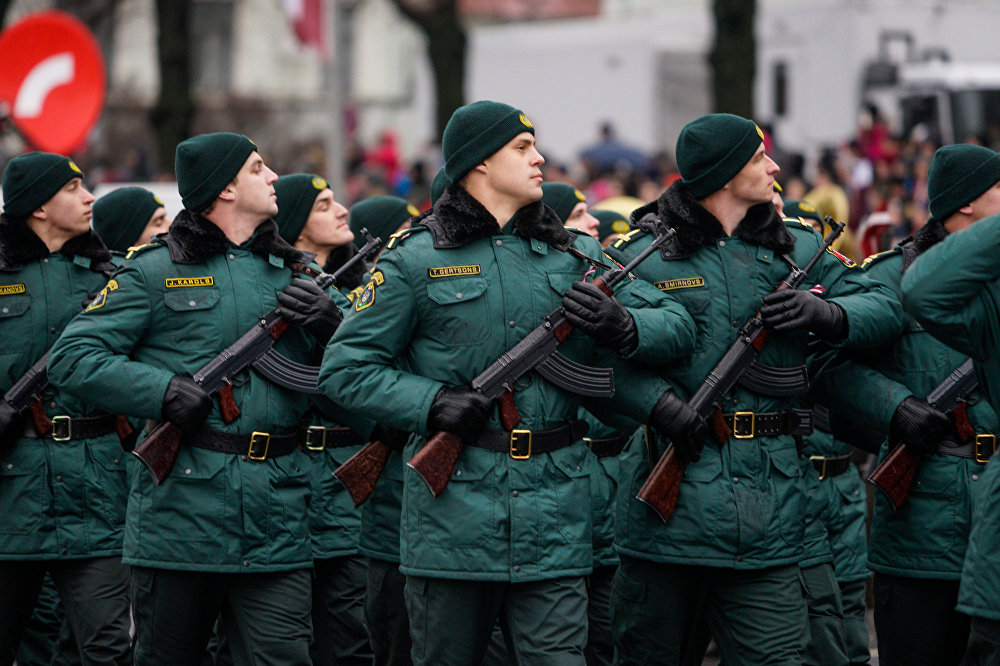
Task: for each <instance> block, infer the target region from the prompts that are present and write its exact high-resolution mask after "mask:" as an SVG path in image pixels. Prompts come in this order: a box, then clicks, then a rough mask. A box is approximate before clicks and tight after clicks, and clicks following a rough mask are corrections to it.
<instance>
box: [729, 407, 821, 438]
mask: <svg viewBox="0 0 1000 666" xmlns="http://www.w3.org/2000/svg"><path fill="white" fill-rule="evenodd" d="M722 418H723V420H724V421H725V422H726V425H727V426H729V428H730V429H731V430H732V431H733V437H735V438H736V439H753V438H754V437H773V436H775V435H809V434H812V431H813V424H812V411H811V410H808V409H789V410H788V411H784V412H760V413H754V412H735V413H733V414H723V415H722Z"/></svg>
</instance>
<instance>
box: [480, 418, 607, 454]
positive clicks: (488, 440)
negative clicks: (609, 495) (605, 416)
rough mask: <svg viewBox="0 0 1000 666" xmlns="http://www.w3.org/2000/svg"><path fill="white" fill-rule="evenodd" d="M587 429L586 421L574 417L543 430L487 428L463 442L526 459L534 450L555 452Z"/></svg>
mask: <svg viewBox="0 0 1000 666" xmlns="http://www.w3.org/2000/svg"><path fill="white" fill-rule="evenodd" d="M588 428H589V426H588V425H587V423H586V422H584V421H579V420H576V419H574V420H572V421H567V422H566V423H564V424H563V425H560V426H556V427H554V428H546V429H544V430H519V429H514V430H511V431H510V432H507V431H506V430H487V431H486V432H484V433H483V434H481V435H480V436H479V437H478V438H477V439H476V441H474V442H466V444H468V445H469V446H475V447H477V448H480V449H489V450H490V451H503V452H506V453H510V457H511V458H514V459H515V460H527V459H528V458H530V457H531V456H532V455H534V454H536V453H548V452H550V451H556V450H558V449H561V448H564V447H567V446H569V445H570V444H573V443H574V442H578V441H579V440H580V439H581V438H582V437H583V436H584V435H586V434H587V429H588Z"/></svg>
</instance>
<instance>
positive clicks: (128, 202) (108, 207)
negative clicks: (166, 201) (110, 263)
mask: <svg viewBox="0 0 1000 666" xmlns="http://www.w3.org/2000/svg"><path fill="white" fill-rule="evenodd" d="M169 224H170V220H168V219H167V210H166V209H165V208H164V207H163V202H162V201H160V199H159V197H157V196H156V195H155V194H153V193H152V192H150V191H149V190H147V189H146V188H144V187H121V188H118V189H117V190H112V191H110V192H108V193H107V194H105V195H104V196H103V197H101V198H100V199H98V200H97V201H95V202H94V231H96V232H97V235H98V236H100V237H101V240H103V241H104V244H105V245H107V246H108V249H109V250H111V253H112V255H115V256H125V254H126V253H127V252H128V250H129V248H131V247H133V246H139V245H145V244H146V243H148V242H149V241H150V240H152V238H153V236H155V235H156V234H159V233H163V232H164V231H166V230H167V227H168V226H169Z"/></svg>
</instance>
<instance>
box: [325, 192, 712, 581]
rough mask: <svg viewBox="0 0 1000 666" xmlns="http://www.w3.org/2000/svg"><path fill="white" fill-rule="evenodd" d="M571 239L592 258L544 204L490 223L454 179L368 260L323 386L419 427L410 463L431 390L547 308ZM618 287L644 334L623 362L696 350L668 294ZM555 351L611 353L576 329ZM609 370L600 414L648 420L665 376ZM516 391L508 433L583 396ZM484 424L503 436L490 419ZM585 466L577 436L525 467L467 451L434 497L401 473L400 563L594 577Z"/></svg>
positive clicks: (575, 273) (575, 274) (523, 383)
mask: <svg viewBox="0 0 1000 666" xmlns="http://www.w3.org/2000/svg"><path fill="white" fill-rule="evenodd" d="M569 247H572V248H574V249H575V250H576V251H578V252H582V253H584V254H585V255H587V256H589V257H591V258H593V259H603V256H602V254H601V250H600V247H599V246H598V245H597V243H596V242H594V241H593V240H592V239H591V238H589V237H586V236H581V235H577V234H574V233H571V232H570V231H567V230H566V229H564V228H563V227H562V225H561V223H560V222H559V220H558V218H557V217H556V216H555V214H554V213H553V212H552V211H551V210H550V209H548V208H546V207H545V206H543V205H542V204H541V202H538V203H536V204H531V205H529V206H526V207H525V208H523V209H521V210H520V211H519V212H518V214H517V215H516V217H515V219H514V220H512V221H511V222H510V223H509V224H507V225H506V227H505V228H504V229H503V230H501V229H500V228H499V226H498V225H497V223H496V220H495V219H494V218H493V216H492V215H491V214H490V213H489V212H488V211H487V210H486V209H485V208H483V207H482V205H481V204H479V202H478V201H476V200H475V199H473V198H472V197H471V196H470V195H468V193H466V192H465V190H464V189H463V188H461V187H460V186H458V185H454V186H451V187H449V188H448V189H447V190H446V192H445V193H444V194H443V195H442V197H441V198H440V199H439V200H438V201H437V203H436V204H435V207H434V210H433V214H432V215H430V216H426V217H424V218H422V219H421V220H420V221H419V224H418V225H416V226H415V227H414V228H413V229H412V230H411V231H410V232H409V234H408V235H406V236H405V238H401V239H397V241H396V242H395V243H392V244H390V246H389V247H387V249H386V250H385V251H384V252H383V253H382V255H381V256H380V257H379V261H378V267H377V269H376V271H375V272H374V273H373V276H372V280H370V281H369V283H368V285H367V286H366V287H365V289H364V291H363V293H362V294H361V295H360V296H358V297H357V298H356V299H355V303H354V309H355V313H354V314H353V315H352V316H351V317H350V318H348V319H347V320H345V322H344V323H343V324H342V325H341V327H340V328H339V329H338V331H337V333H336V335H335V336H334V338H333V340H332V341H331V342H330V344H329V346H328V347H327V350H326V353H325V355H324V358H323V365H322V369H321V372H320V387H321V388H322V389H323V390H324V391H325V392H326V393H327V394H328V395H329V396H330V397H331V398H333V399H334V400H335V401H336V402H338V403H341V404H343V405H344V406H345V407H348V408H351V409H355V410H361V411H365V412H366V413H370V414H371V416H372V417H373V418H375V419H377V420H378V421H379V422H381V423H384V424H386V425H390V426H393V427H396V428H399V429H401V430H404V431H406V432H412V433H416V434H417V435H419V436H418V437H412V438H411V439H410V442H409V444H408V445H407V447H406V449H405V451H404V454H403V459H404V460H408V459H409V458H410V457H412V456H413V454H414V453H415V452H416V451H417V450H418V449H419V448H420V447H421V446H422V445H423V443H424V441H425V437H426V436H427V435H428V434H429V433H428V425H427V419H428V414H429V411H430V406H431V403H432V402H433V400H434V397H435V396H436V395H437V393H438V391H439V390H440V389H441V388H443V387H444V386H467V385H468V384H469V382H470V381H471V380H472V379H473V378H474V377H475V376H476V375H477V374H479V373H480V372H482V370H484V369H485V368H486V367H487V366H488V365H490V364H491V363H493V361H495V360H496V359H497V358H498V357H499V356H500V355H501V354H503V353H505V352H506V351H507V350H509V349H510V348H511V347H513V346H514V344H516V343H517V342H519V341H520V340H521V339H522V338H523V337H524V336H525V335H526V334H527V333H528V332H529V331H531V330H532V329H534V328H535V327H536V326H538V325H539V324H540V323H541V322H542V321H543V318H544V316H545V315H547V314H549V313H550V312H552V311H553V310H554V309H555V308H556V307H558V306H559V305H560V302H561V296H562V294H564V293H565V292H566V291H567V290H568V289H569V288H570V286H571V285H572V283H573V282H574V281H576V280H579V279H581V277H582V276H583V275H584V273H585V272H586V271H587V270H588V269H589V268H590V265H589V263H588V262H587V261H584V260H583V259H581V258H580V257H579V256H577V254H574V253H572V252H569V251H567V248H569ZM617 295H618V297H619V298H620V299H621V301H622V303H623V304H625V305H626V306H627V307H629V308H630V312H631V313H632V315H633V318H634V319H635V321H636V325H637V329H638V332H639V346H638V348H637V349H636V350H635V351H634V353H633V354H632V355H631V357H632V358H648V357H656V358H669V357H673V356H679V355H681V354H684V353H686V352H687V351H689V350H690V349H691V347H692V344H693V339H694V338H693V334H694V329H693V326H692V322H691V319H690V317H689V316H688V315H687V314H686V313H685V312H684V310H683V308H681V307H680V306H679V305H677V303H676V302H675V301H673V300H672V299H669V298H664V297H661V295H660V294H659V293H658V292H657V291H656V290H655V289H652V288H651V287H650V286H649V285H647V284H645V283H642V282H639V281H634V280H626V281H625V282H624V283H623V284H621V285H620V286H619V288H618V292H617ZM560 350H561V351H562V353H563V354H565V355H566V356H568V357H569V358H572V359H574V360H576V361H578V362H583V363H586V364H589V365H594V364H597V363H598V362H600V361H602V360H607V357H609V356H611V354H610V352H608V350H606V349H603V348H598V347H597V345H596V344H595V343H594V342H593V340H592V339H590V338H589V337H587V336H585V335H583V334H582V333H580V332H579V331H576V332H574V333H573V334H571V336H570V337H569V338H568V339H567V340H566V341H565V342H564V343H563V344H562V345H561V346H560ZM402 367H405V368H407V369H408V371H404V370H402V369H400V368H402ZM615 372H616V385H617V387H618V393H617V395H616V397H615V398H614V399H613V400H610V401H608V404H609V405H610V408H611V409H615V410H619V411H622V412H623V413H625V414H627V415H630V416H631V417H632V418H635V419H636V420H645V419H646V418H647V417H648V415H649V413H650V411H651V410H652V408H653V406H654V405H655V404H656V401H657V400H658V399H659V396H660V395H661V394H662V393H663V391H664V390H666V389H667V388H668V386H667V384H666V382H664V381H663V380H661V379H659V378H657V377H654V376H652V375H646V374H643V373H641V372H640V371H637V370H634V369H632V368H630V367H628V366H627V365H626V364H625V363H623V362H622V363H616V364H615ZM514 388H515V394H514V396H515V403H516V406H517V408H518V410H519V411H520V415H521V423H520V424H519V425H518V428H522V429H531V430H538V429H544V428H551V427H555V426H558V425H560V424H563V423H565V422H567V421H569V420H572V419H574V418H575V417H576V414H577V407H578V406H579V405H580V402H581V400H580V398H579V397H578V396H575V395H572V394H570V393H568V392H566V391H564V390H562V389H560V388H557V387H556V386H555V385H553V384H550V383H549V382H547V381H546V380H544V379H542V378H541V377H540V376H538V375H536V374H535V373H534V372H530V373H529V374H528V375H526V376H524V377H523V378H522V379H521V380H520V381H518V382H517V384H516V386H515V387H514ZM598 406H600V405H598ZM489 427H490V428H493V429H500V424H499V420H498V416H497V414H496V413H494V415H493V417H492V418H491V422H490V425H489ZM594 464H596V462H595V460H594V458H593V456H592V455H590V453H589V452H588V451H587V448H586V446H585V445H584V443H583V442H582V441H580V442H577V443H576V444H573V445H570V446H567V447H565V448H561V449H558V450H556V451H552V452H550V453H542V454H537V455H532V456H531V457H530V458H529V459H527V460H515V459H513V458H511V457H510V455H508V454H505V453H501V452H495V451H490V450H487V449H482V448H476V447H472V446H465V447H464V448H463V450H462V452H461V454H460V456H459V459H458V464H457V465H456V467H455V470H454V473H453V474H452V478H451V481H450V483H449V485H448V487H447V489H446V490H445V492H444V493H443V494H442V495H441V496H440V497H437V498H434V497H433V496H432V495H431V494H430V493H429V492H428V490H427V487H426V485H425V484H424V482H423V481H422V480H421V479H420V477H419V476H418V475H417V474H416V472H414V471H412V470H411V469H410V468H409V467H404V468H403V503H402V516H401V536H400V542H401V543H400V546H401V566H400V569H401V571H403V572H404V573H406V574H408V575H409V574H412V575H419V576H429V577H444V578H455V579H472V580H497V581H530V580H539V579H544V578H554V577H561V576H576V575H583V574H586V573H589V571H590V569H591V564H592V534H591V493H590V483H591V479H590V475H591V473H592V467H593V465H594Z"/></svg>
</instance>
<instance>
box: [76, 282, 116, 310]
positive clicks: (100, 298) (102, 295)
mask: <svg viewBox="0 0 1000 666" xmlns="http://www.w3.org/2000/svg"><path fill="white" fill-rule="evenodd" d="M117 288H118V281H117V280H109V281H108V284H107V285H105V287H104V289H101V290H100V291H99V292H98V293H97V296H96V297H95V298H94V300H92V301H91V302H90V305H88V306H87V307H86V308H85V309H84V312H93V311H94V310H99V309H100V308H103V307H104V304H105V303H107V302H108V295H109V294H110V293H111V292H113V291H114V290H115V289H117Z"/></svg>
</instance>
